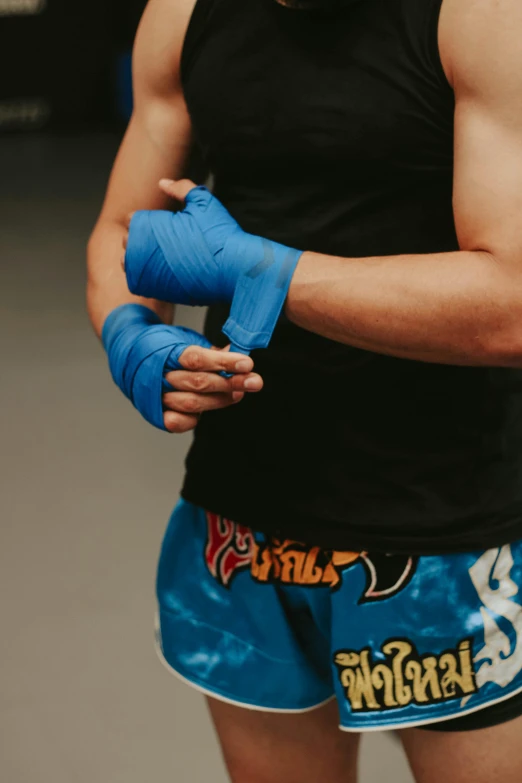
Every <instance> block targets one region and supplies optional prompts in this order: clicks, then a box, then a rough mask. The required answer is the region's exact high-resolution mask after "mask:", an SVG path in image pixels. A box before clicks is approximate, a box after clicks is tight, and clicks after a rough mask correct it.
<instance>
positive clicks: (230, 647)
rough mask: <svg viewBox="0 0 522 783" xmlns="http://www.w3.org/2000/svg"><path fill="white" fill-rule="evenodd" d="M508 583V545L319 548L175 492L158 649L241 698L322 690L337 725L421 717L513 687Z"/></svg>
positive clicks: (209, 685) (458, 710)
mask: <svg viewBox="0 0 522 783" xmlns="http://www.w3.org/2000/svg"><path fill="white" fill-rule="evenodd" d="M521 586H522V542H517V543H516V544H508V545H505V546H502V547H498V548H496V549H490V550H487V551H478V552H472V553H468V554H451V555H444V556H423V557H408V556H403V555H382V554H381V555H372V554H371V553H368V552H336V551H331V550H330V551H325V550H322V549H320V548H319V547H311V546H307V545H303V544H299V543H297V542H295V541H278V540H274V539H269V538H267V537H265V536H263V535H259V534H256V533H253V532H252V531H251V530H250V529H248V528H246V527H242V526H240V525H237V524H235V523H233V522H230V521H229V520H227V519H224V518H223V517H219V516H216V515H215V514H210V513H206V512H205V511H203V510H201V509H199V508H197V507H195V506H193V505H191V504H189V503H187V502H185V501H181V502H180V503H179V504H178V506H177V508H176V509H175V510H174V513H173V515H172V518H171V520H170V523H169V526H168V529H167V533H166V536H165V539H164V542H163V548H162V552H161V558H160V563H159V571H158V584H157V594H158V601H159V622H158V632H157V641H158V649H159V650H160V652H161V654H162V657H163V658H164V660H165V662H166V664H167V666H168V668H169V669H171V670H172V671H173V672H174V673H176V674H177V675H179V676H180V677H181V678H182V679H184V680H186V681H187V682H189V683H190V684H192V685H194V686H195V687H196V688H198V689H200V690H201V691H203V692H205V693H207V694H208V695H210V696H213V697H215V698H217V699H221V700H223V701H227V702H230V703H233V704H237V705H239V706H242V707H247V708H251V709H257V710H266V711H273V712H304V711H306V710H311V709H314V708H315V707H318V706H320V705H321V704H323V703H325V702H327V701H328V700H330V699H332V698H334V697H335V698H336V699H337V703H338V706H339V712H340V725H341V728H342V729H345V730H346V731H372V730H382V729H400V728H404V727H407V726H423V725H424V726H426V725H430V726H431V725H432V724H437V723H438V722H441V721H448V722H451V720H452V719H456V718H461V717H462V716H465V715H470V714H472V713H477V714H478V713H479V712H483V711H484V710H485V709H486V708H488V709H489V708H491V706H492V705H500V706H501V707H504V704H503V703H504V702H505V703H506V704H507V703H509V702H513V701H514V698H515V695H516V694H517V693H521V692H522V591H521V590H520V587H521ZM519 701H520V699H519ZM520 712H522V709H521V710H519V713H520ZM494 722H500V721H499V720H496V721H494Z"/></svg>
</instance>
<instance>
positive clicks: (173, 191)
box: [159, 179, 197, 201]
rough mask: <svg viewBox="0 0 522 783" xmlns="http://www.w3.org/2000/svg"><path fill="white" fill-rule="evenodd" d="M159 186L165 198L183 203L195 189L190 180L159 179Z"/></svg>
mask: <svg viewBox="0 0 522 783" xmlns="http://www.w3.org/2000/svg"><path fill="white" fill-rule="evenodd" d="M159 186H160V188H161V190H162V191H163V192H164V193H166V194H167V196H170V198H173V199H176V201H185V199H186V197H187V195H188V194H189V193H190V191H191V190H193V189H194V188H195V187H197V185H196V184H195V183H194V182H192V180H190V179H178V180H173V179H160V181H159Z"/></svg>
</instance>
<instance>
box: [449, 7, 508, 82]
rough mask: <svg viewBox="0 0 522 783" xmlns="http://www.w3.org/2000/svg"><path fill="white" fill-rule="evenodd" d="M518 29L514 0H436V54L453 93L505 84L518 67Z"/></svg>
mask: <svg viewBox="0 0 522 783" xmlns="http://www.w3.org/2000/svg"><path fill="white" fill-rule="evenodd" d="M521 30H522V3H521V2H520V0H442V7H441V12H440V20H439V48H440V55H441V60H442V63H443V66H444V70H445V71H446V74H447V76H448V80H449V81H450V84H451V85H452V86H453V88H454V89H455V91H456V92H459V93H461V94H462V93H466V94H468V93H473V92H475V91H480V92H481V93H487V92H488V91H490V90H492V91H494V92H498V91H499V90H501V91H502V90H504V89H506V88H509V84H511V83H512V81H513V78H512V77H513V74H512V72H513V69H515V68H516V69H517V70H518V71H519V72H520V68H521V65H522V47H521V46H520V31H521ZM517 81H518V82H520V77H519V78H518V79H517Z"/></svg>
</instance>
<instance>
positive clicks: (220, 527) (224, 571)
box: [205, 512, 254, 587]
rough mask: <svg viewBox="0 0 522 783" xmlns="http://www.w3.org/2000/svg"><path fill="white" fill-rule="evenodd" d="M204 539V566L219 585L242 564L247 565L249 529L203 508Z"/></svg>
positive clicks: (250, 548)
mask: <svg viewBox="0 0 522 783" xmlns="http://www.w3.org/2000/svg"><path fill="white" fill-rule="evenodd" d="M207 526H208V539H207V546H206V548H205V560H206V562H207V566H208V570H209V571H210V573H211V574H212V576H213V577H215V578H216V579H217V580H218V582H219V583H220V584H221V585H223V587H228V586H229V585H230V582H231V581H232V578H233V577H234V576H235V575H236V574H237V573H238V572H239V571H242V570H243V569H245V568H250V565H251V562H252V557H253V553H254V537H253V535H252V531H251V530H250V529H249V528H248V527H243V525H237V524H236V523H235V522H231V521H230V520H229V519H225V517H221V516H219V514H211V513H210V512H207Z"/></svg>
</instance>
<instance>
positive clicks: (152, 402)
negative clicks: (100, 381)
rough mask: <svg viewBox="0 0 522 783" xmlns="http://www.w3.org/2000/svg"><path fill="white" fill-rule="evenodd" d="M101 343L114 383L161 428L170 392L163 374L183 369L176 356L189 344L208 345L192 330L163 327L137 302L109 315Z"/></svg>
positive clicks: (147, 418)
mask: <svg viewBox="0 0 522 783" xmlns="http://www.w3.org/2000/svg"><path fill="white" fill-rule="evenodd" d="M102 342H103V346H104V348H105V350H106V352H107V355H108V358H109V367H110V370H111V374H112V377H113V380H114V382H115V384H116V385H117V386H119V388H120V389H121V391H122V392H123V394H124V395H125V396H126V397H128V399H129V400H130V401H131V402H132V404H133V405H134V407H135V408H136V409H137V410H138V411H139V412H140V413H141V415H142V416H143V418H144V419H146V420H147V421H148V422H149V423H150V424H153V425H154V426H155V427H157V428H158V429H160V430H165V425H164V423H163V404H162V396H163V394H164V393H165V392H168V391H172V386H171V385H170V384H169V383H168V381H166V380H165V378H164V375H165V373H167V372H171V371H173V370H181V369H183V368H182V366H181V364H180V363H179V359H180V356H181V354H182V353H183V351H184V350H185V349H186V348H188V347H189V346H190V345H200V346H201V347H203V348H210V347H211V343H209V341H208V340H207V339H206V338H205V337H203V336H202V335H200V334H198V333H197V332H194V331H193V330H192V329H186V328H185V327H183V326H167V325H166V324H164V323H163V322H162V321H161V319H160V318H159V317H158V316H157V315H156V313H154V312H153V311H152V310H149V308H148V307H144V306H143V305H138V304H125V305H121V307H117V308H116V309H115V310H113V311H112V312H111V313H110V314H109V316H108V317H107V319H106V321H105V323H104V325H103V331H102Z"/></svg>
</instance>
